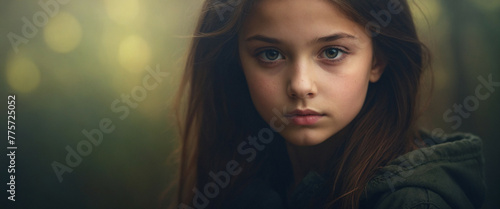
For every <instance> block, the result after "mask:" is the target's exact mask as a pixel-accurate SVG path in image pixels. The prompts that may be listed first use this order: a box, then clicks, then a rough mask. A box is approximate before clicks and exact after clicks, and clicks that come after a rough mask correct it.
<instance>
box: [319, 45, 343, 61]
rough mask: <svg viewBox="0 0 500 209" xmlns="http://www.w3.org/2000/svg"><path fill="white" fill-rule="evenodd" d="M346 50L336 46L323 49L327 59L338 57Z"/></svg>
mask: <svg viewBox="0 0 500 209" xmlns="http://www.w3.org/2000/svg"><path fill="white" fill-rule="evenodd" d="M343 54H344V52H342V51H341V50H340V49H336V48H328V49H325V51H323V56H324V57H325V58H327V59H336V58H339V57H340V56H342V55H343Z"/></svg>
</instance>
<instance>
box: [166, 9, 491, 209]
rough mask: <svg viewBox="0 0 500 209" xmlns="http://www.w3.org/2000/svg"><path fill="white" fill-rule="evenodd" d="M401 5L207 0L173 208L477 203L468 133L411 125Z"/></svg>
mask: <svg viewBox="0 0 500 209" xmlns="http://www.w3.org/2000/svg"><path fill="white" fill-rule="evenodd" d="M427 60H428V59H427V53H426V48H425V46H424V45H423V44H422V43H421V42H420V41H419V39H418V37H417V33H416V31H415V25H414V23H413V20H412V15H411V12H410V9H409V6H408V3H407V2H406V1H404V0H373V1H364V0H363V1H361V0H330V1H326V0H255V1H253V0H232V1H231V0H229V1H221V0H218V1H216V0H207V1H206V2H205V3H204V6H203V11H202V13H201V16H200V19H199V22H198V25H197V27H196V31H195V34H194V38H193V40H192V44H191V47H190V51H189V55H188V60H187V65H186V68H185V72H184V77H183V81H182V84H181V88H180V90H179V94H178V95H179V96H178V99H177V104H176V107H177V109H178V117H179V119H180V121H179V123H180V124H181V138H182V146H181V158H180V159H181V162H180V178H179V182H178V183H179V184H178V197H177V199H176V200H177V202H176V203H175V206H174V207H175V208H197V209H200V208H232V209H234V208H249V209H250V208H259V209H262V208H273V209H276V208H480V207H481V204H482V201H483V197H484V183H483V180H482V176H483V174H482V171H481V169H482V164H483V160H482V159H483V158H482V155H481V141H480V140H479V139H478V138H477V137H475V136H472V135H469V134H454V135H443V134H441V135H438V134H434V135H433V136H430V135H428V134H426V133H425V132H420V131H418V129H417V128H416V127H415V120H416V118H417V116H418V114H419V112H418V111H417V110H418V109H419V108H418V107H417V96H418V89H419V83H420V79H421V75H422V73H423V69H424V67H425V66H426V64H427V63H426V62H427Z"/></svg>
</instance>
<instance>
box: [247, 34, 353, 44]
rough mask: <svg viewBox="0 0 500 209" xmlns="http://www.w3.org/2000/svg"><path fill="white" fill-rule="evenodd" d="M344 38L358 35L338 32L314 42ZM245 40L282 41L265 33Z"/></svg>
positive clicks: (273, 42)
mask: <svg viewBox="0 0 500 209" xmlns="http://www.w3.org/2000/svg"><path fill="white" fill-rule="evenodd" d="M343 38H347V39H353V40H356V39H358V38H357V37H356V36H353V35H350V34H347V33H336V34H332V35H329V36H324V37H319V38H317V39H315V40H314V41H313V43H315V42H316V43H317V42H330V41H335V40H338V39H343ZM245 41H247V42H250V41H262V42H267V43H270V44H280V43H281V41H280V40H279V39H276V38H271V37H267V36H264V35H255V36H251V37H249V38H247V39H246V40H245Z"/></svg>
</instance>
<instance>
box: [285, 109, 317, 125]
mask: <svg viewBox="0 0 500 209" xmlns="http://www.w3.org/2000/svg"><path fill="white" fill-rule="evenodd" d="M324 116H326V114H321V113H318V112H316V111H313V110H309V109H305V110H294V111H292V112H290V113H288V114H286V115H285V117H286V118H288V119H290V120H291V121H292V122H293V123H294V124H296V125H313V124H315V123H316V122H318V120H319V119H321V118H322V117H324Z"/></svg>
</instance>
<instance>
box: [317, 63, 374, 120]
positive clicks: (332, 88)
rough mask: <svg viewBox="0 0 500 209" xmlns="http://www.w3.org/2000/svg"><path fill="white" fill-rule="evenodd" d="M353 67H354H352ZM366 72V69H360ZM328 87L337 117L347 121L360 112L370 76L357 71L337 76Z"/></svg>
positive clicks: (330, 102) (329, 100)
mask: <svg viewBox="0 0 500 209" xmlns="http://www.w3.org/2000/svg"><path fill="white" fill-rule="evenodd" d="M351 69H352V68H351ZM358 72H364V71H358ZM329 83H330V85H329V87H328V89H329V93H328V98H327V100H328V103H329V104H330V105H331V107H332V108H334V114H335V117H336V118H337V119H339V120H341V121H344V122H347V121H350V120H352V119H354V117H355V116H356V115H357V114H358V113H359V111H360V110H361V108H362V106H363V103H364V101H365V98H366V93H367V91H368V78H367V76H366V75H365V74H364V73H356V74H351V75H345V76H342V77H337V78H335V81H333V82H332V81H330V82H329Z"/></svg>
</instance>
